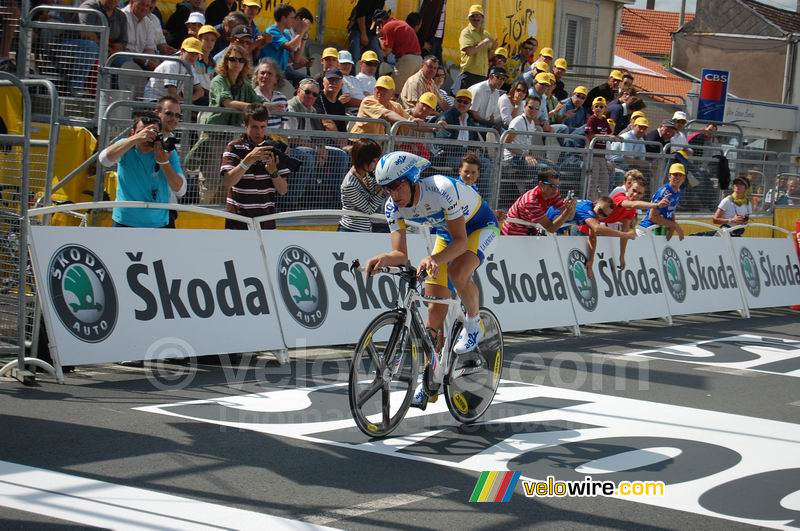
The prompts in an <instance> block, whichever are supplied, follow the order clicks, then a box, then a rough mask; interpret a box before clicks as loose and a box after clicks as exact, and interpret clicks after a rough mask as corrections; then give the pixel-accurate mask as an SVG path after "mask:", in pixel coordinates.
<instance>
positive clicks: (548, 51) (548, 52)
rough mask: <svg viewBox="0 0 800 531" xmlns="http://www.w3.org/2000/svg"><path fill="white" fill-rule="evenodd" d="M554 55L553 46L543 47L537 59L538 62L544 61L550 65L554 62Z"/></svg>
mask: <svg viewBox="0 0 800 531" xmlns="http://www.w3.org/2000/svg"><path fill="white" fill-rule="evenodd" d="M554 55H555V52H553V49H552V48H542V50H541V51H540V52H539V58H538V59H536V62H537V63H538V62H539V61H544V62H545V63H547V64H548V65H550V64H552V62H553V56H554Z"/></svg>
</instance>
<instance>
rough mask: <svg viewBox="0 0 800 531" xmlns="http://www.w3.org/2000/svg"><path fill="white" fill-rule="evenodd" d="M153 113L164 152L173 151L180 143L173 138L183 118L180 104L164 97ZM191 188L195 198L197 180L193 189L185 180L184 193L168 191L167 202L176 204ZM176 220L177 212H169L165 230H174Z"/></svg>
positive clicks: (173, 99) (171, 98) (172, 98)
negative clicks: (157, 121)
mask: <svg viewBox="0 0 800 531" xmlns="http://www.w3.org/2000/svg"><path fill="white" fill-rule="evenodd" d="M155 113H156V116H158V117H159V119H160V120H161V136H163V137H164V142H163V143H162V146H163V147H164V151H167V152H170V151H172V150H174V149H175V148H176V147H177V145H178V144H179V143H180V142H179V141H178V138H177V137H176V136H175V130H176V129H178V124H179V123H180V121H181V118H183V114H181V104H180V103H179V102H178V100H177V98H174V97H172V96H164V97H162V98H161V99H160V100H158V102H157V103H156V108H155ZM192 188H193V189H194V195H195V197H197V180H196V179H195V181H194V187H192V186H190V183H189V182H188V179H187V183H186V186H185V187H184V189H183V192H184V193H181V194H180V195H178V194H176V193H175V192H173V191H172V190H170V193H169V202H170V203H177V202H178V199H179V198H183V197H186V193H187V192H189V191H190V190H191V189H192ZM176 219H178V211H177V210H170V211H169V225H168V226H167V228H170V229H174V228H175V220H176Z"/></svg>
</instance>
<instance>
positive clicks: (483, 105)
mask: <svg viewBox="0 0 800 531" xmlns="http://www.w3.org/2000/svg"><path fill="white" fill-rule="evenodd" d="M507 79H508V74H507V73H506V69H505V68H500V67H498V66H495V67H493V68H492V69H491V70H490V71H489V79H487V80H486V81H481V82H480V83H476V84H475V85H472V86H471V87H469V91H470V92H471V93H472V108H471V109H470V111H469V113H470V115H472V119H473V120H475V122H477V123H478V124H480V125H482V126H484V127H495V128H497V129H502V128H503V119H502V118H501V116H500V106H499V105H498V103H499V101H500V94H501V92H500V87H502V86H503V83H505V82H506V80H507Z"/></svg>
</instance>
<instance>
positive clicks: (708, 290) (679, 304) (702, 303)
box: [654, 236, 744, 315]
mask: <svg viewBox="0 0 800 531" xmlns="http://www.w3.org/2000/svg"><path fill="white" fill-rule="evenodd" d="M654 239H655V246H656V257H657V258H658V261H659V269H660V271H661V275H662V278H663V279H664V288H665V291H666V293H667V303H668V304H669V309H670V313H672V314H673V315H680V314H692V313H706V312H719V311H725V310H733V309H743V307H744V302H743V301H742V294H741V290H740V289H739V283H738V281H737V277H736V274H735V271H734V264H733V261H732V258H731V244H730V242H729V240H728V238H720V237H703V236H689V237H687V238H684V240H683V241H680V240H679V239H678V238H677V237H674V238H672V239H671V240H670V241H667V239H666V238H665V237H663V236H656V237H655V238H654Z"/></svg>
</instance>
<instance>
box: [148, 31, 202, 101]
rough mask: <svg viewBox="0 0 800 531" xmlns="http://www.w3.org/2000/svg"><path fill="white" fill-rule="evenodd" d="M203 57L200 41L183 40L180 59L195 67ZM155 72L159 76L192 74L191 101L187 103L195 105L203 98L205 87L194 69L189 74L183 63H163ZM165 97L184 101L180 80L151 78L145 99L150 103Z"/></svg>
mask: <svg viewBox="0 0 800 531" xmlns="http://www.w3.org/2000/svg"><path fill="white" fill-rule="evenodd" d="M201 55H203V45H202V44H201V43H200V41H199V40H198V39H196V38H194V37H187V38H186V39H184V40H183V43H181V51H180V52H179V54H178V57H180V58H181V59H183V60H184V61H186V63H187V64H189V65H194V63H195V61H197V59H198V58H199V57H200V56H201ZM153 72H154V73H159V74H178V75H186V74H190V75H191V76H192V81H191V85H192V87H191V96H189V97H190V98H191V101H190V102H187V103H193V102H194V101H195V100H199V99H200V98H202V97H203V87H202V86H201V84H200V79H199V77H198V75H197V72H196V71H195V70H194V69H192V71H191V72H187V71H186V68H185V67H184V66H183V65H182V64H181V63H178V62H176V61H163V62H162V63H161V64H160V65H158V66H157V67H156V69H155V70H154V71H153ZM181 88H182V89H184V90H185V89H188V88H189V87H185V86H181ZM163 96H172V97H173V98H177V99H179V100H183V98H184V93H183V91H182V90H181V91H179V90H178V80H177V79H164V78H157V77H153V78H150V81H149V82H148V83H147V85H145V87H144V98H145V99H146V100H149V101H157V100H159V99H160V98H162V97H163Z"/></svg>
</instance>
